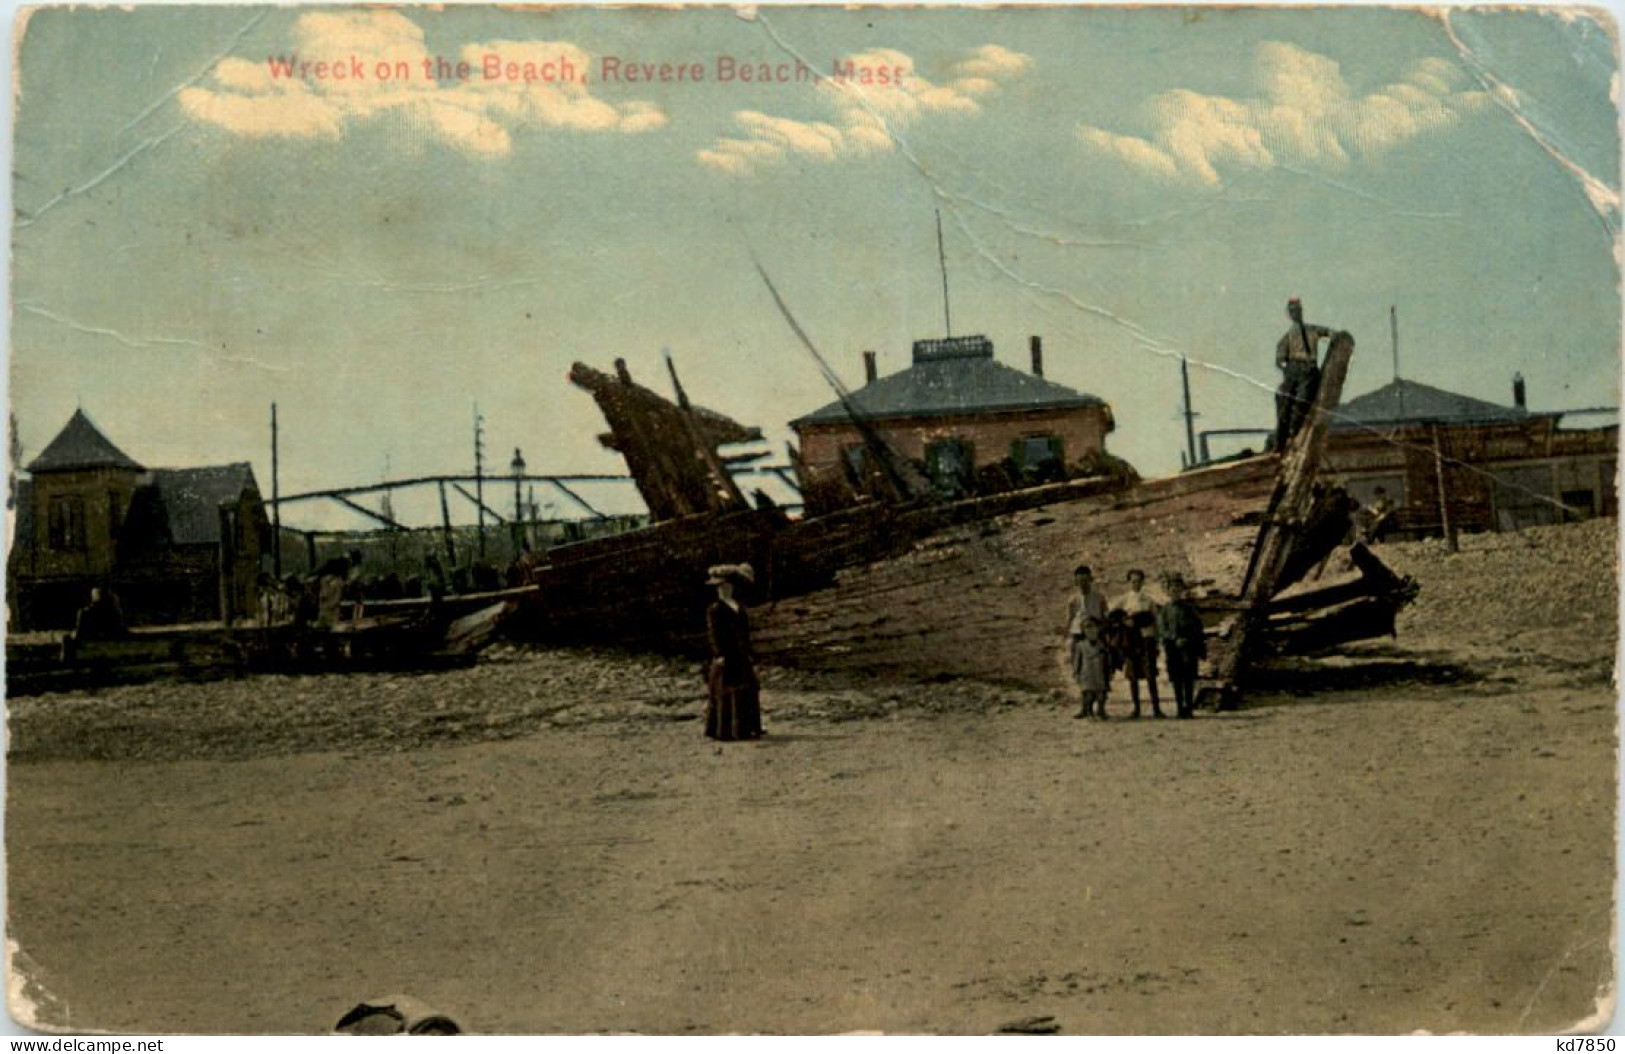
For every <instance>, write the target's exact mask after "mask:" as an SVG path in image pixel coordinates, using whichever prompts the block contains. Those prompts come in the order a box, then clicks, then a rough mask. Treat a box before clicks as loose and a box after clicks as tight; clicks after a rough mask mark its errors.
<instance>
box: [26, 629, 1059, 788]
mask: <svg viewBox="0 0 1625 1054" xmlns="http://www.w3.org/2000/svg"><path fill="white" fill-rule="evenodd" d="M761 679H762V686H763V707H764V709H765V710H766V713H767V717H768V721H769V724H770V725H771V723H772V721H774V720H775V719H786V720H813V721H831V722H839V721H852V720H867V719H875V718H884V717H889V716H891V715H894V714H903V713H910V712H912V713H918V714H922V715H931V714H939V713H947V712H956V711H985V710H988V709H990V708H994V707H998V706H1001V705H1008V704H1010V703H1013V702H1015V701H1017V700H1021V701H1031V700H1032V696H1031V694H1030V693H1023V692H1020V691H1015V690H1010V689H1006V688H1002V687H999V686H997V685H986V684H980V683H977V682H973V681H967V680H961V679H947V680H942V681H939V682H927V683H921V684H915V683H897V684H894V683H891V682H889V681H884V680H877V679H876V678H875V677H872V676H871V677H854V676H851V675H845V674H843V675H828V674H818V673H804V672H800V671H793V670H784V669H776V668H772V667H764V668H763V669H762V670H761ZM705 701H706V693H705V682H704V679H703V675H702V667H701V665H700V664H699V663H696V662H691V661H685V660H675V659H670V658H664V657H659V656H650V655H643V654H634V653H628V652H620V651H613V650H607V649H596V650H574V649H559V650H544V649H540V648H528V647H522V646H515V645H502V646H499V647H497V648H493V649H492V650H491V651H490V652H489V653H488V654H486V655H484V656H482V657H481V661H480V662H479V664H477V665H476V666H474V667H472V668H469V669H463V670H451V671H446V672H441V673H417V674H383V673H377V674H372V673H368V674H318V675H310V676H286V675H266V676H258V677H248V678H244V679H241V680H225V681H211V682H204V683H173V682H171V683H151V684H141V685H126V686H121V687H116V688H107V689H101V690H97V691H89V692H75V693H58V694H51V695H41V696H30V697H24V698H18V699H13V700H10V701H9V706H10V716H11V726H10V731H11V757H12V758H13V759H29V758H98V759H111V758H121V759H129V758H138V759H153V760H157V759H175V758H203V757H208V758H247V757H259V756H265V755H279V754H295V753H304V752H310V751H321V750H348V751H367V752H386V753H387V752H396V751H406V750H414V749H418V748H420V747H426V746H434V745H440V744H452V743H463V742H472V741H478V740H491V739H511V738H515V737H518V736H527V735H533V734H535V733H537V732H540V731H543V730H546V729H549V728H562V727H577V726H605V727H606V728H611V729H612V728H615V727H620V728H622V729H631V728H635V727H636V726H638V725H641V724H645V723H648V722H667V721H694V720H698V719H699V718H700V717H702V716H703V715H704V713H705Z"/></svg>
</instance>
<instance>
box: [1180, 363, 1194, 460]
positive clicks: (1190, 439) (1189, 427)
mask: <svg viewBox="0 0 1625 1054" xmlns="http://www.w3.org/2000/svg"><path fill="white" fill-rule="evenodd" d="M1179 380H1180V384H1181V385H1182V386H1183V387H1184V389H1185V414H1184V416H1185V458H1186V462H1187V464H1189V465H1190V467H1191V468H1195V467H1196V411H1195V410H1192V409H1191V363H1190V360H1189V359H1187V358H1186V357H1185V356H1183V355H1181V356H1180V357H1179Z"/></svg>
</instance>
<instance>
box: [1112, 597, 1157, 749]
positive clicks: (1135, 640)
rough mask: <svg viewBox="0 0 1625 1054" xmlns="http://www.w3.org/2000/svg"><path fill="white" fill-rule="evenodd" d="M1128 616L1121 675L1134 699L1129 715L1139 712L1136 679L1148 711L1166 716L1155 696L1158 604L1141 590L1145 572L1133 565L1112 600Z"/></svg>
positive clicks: (1138, 713)
mask: <svg viewBox="0 0 1625 1054" xmlns="http://www.w3.org/2000/svg"><path fill="white" fill-rule="evenodd" d="M1112 607H1114V608H1117V609H1119V610H1121V611H1122V612H1123V614H1124V616H1125V617H1126V618H1127V620H1128V626H1129V631H1130V633H1129V638H1128V640H1127V642H1126V647H1125V648H1124V655H1123V676H1124V677H1126V678H1128V690H1129V696H1130V697H1131V698H1132V699H1133V700H1134V713H1133V714H1132V715H1131V716H1133V717H1139V716H1140V682H1141V681H1144V682H1145V688H1146V692H1147V693H1148V694H1149V695H1150V697H1151V713H1152V715H1153V716H1155V717H1166V716H1167V715H1166V714H1164V713H1163V712H1162V701H1161V700H1160V699H1158V698H1157V608H1158V607H1160V605H1159V604H1158V603H1157V602H1156V600H1155V599H1153V598H1152V596H1151V594H1150V593H1147V592H1146V591H1145V572H1144V571H1142V570H1140V569H1139V568H1137V567H1136V568H1134V569H1133V570H1132V571H1130V572H1129V573H1128V592H1126V593H1124V594H1123V595H1122V596H1120V597H1118V598H1117V599H1116V600H1114V601H1112Z"/></svg>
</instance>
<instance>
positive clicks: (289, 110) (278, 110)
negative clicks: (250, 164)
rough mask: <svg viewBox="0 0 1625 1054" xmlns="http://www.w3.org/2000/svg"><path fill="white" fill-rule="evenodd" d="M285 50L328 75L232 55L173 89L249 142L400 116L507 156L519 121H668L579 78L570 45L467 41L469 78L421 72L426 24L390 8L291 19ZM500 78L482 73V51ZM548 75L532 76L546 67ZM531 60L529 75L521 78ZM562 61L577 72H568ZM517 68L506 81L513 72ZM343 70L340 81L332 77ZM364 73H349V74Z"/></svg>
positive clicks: (586, 65)
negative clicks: (280, 69)
mask: <svg viewBox="0 0 1625 1054" xmlns="http://www.w3.org/2000/svg"><path fill="white" fill-rule="evenodd" d="M290 44H291V46H290V47H289V48H288V50H287V51H286V52H285V53H282V54H281V55H279V57H287V58H290V59H292V58H294V57H297V60H298V61H299V62H300V63H308V64H309V68H310V69H312V70H314V69H315V68H316V66H317V64H318V63H327V64H328V69H327V74H328V75H325V76H310V77H306V76H301V75H297V73H296V74H295V75H293V76H289V75H285V74H284V75H273V73H272V68H271V64H270V63H269V62H250V61H248V60H245V59H240V58H228V59H224V60H222V61H221V62H220V63H219V65H217V66H216V67H215V68H214V70H213V72H212V74H211V78H210V83H209V84H208V85H207V86H205V87H192V88H187V89H185V90H183V91H182V92H180V93H179V96H178V98H179V101H180V105H181V108H182V109H183V110H184V111H185V112H186V113H187V115H189V116H190V117H192V118H193V119H194V120H196V121H199V122H201V123H204V124H209V125H213V126H215V127H217V128H221V129H224V130H225V131H227V132H230V133H232V134H233V135H238V136H242V137H244V138H252V139H263V138H288V139H328V140H336V139H339V138H341V137H342V136H343V135H344V134H345V132H347V131H348V130H349V129H351V128H352V127H354V126H356V125H358V124H361V123H363V122H366V121H369V120H373V119H376V118H379V117H383V116H385V115H398V116H399V117H401V118H403V119H404V120H406V121H408V122H409V123H410V124H411V125H412V126H413V127H414V128H416V129H418V130H419V131H420V132H421V133H422V135H423V136H424V137H425V138H427V139H429V140H432V141H437V142H440V143H443V144H445V145H447V146H451V147H455V148H457V149H459V150H462V151H464V152H465V153H468V154H470V155H473V156H476V157H489V158H495V157H504V156H506V155H507V154H508V153H509V152H510V151H511V150H512V149H513V135H514V133H515V132H516V131H517V130H518V129H520V128H521V127H543V128H559V129H567V130H571V131H577V132H620V133H625V134H637V133H640V132H648V131H652V130H654V129H657V128H661V127H663V126H664V125H665V124H666V123H667V118H666V115H665V113H664V112H663V111H662V110H661V109H660V108H659V107H658V106H656V105H655V104H653V103H650V102H643V101H632V102H624V103H610V102H606V101H605V100H603V99H600V98H598V97H596V96H594V95H593V94H592V93H591V92H590V91H589V90H588V86H587V83H586V80H585V78H586V75H587V73H588V72H589V71H590V70H591V68H592V63H593V56H592V55H591V53H589V52H587V51H586V50H584V49H583V48H581V47H580V46H578V45H576V44H572V43H570V42H568V41H546V40H493V41H486V42H483V43H475V44H468V45H466V46H464V47H463V48H462V49H461V52H460V53H459V55H458V56H457V58H459V59H461V60H462V61H464V62H467V63H468V64H469V66H470V72H471V76H470V77H469V78H468V79H467V80H457V79H450V80H438V79H435V78H432V77H427V76H425V73H424V68H423V63H424V61H425V60H426V59H431V58H434V57H435V56H431V55H430V53H429V51H428V49H427V48H426V47H425V45H424V39H423V29H422V27H420V26H419V25H418V24H417V23H415V22H413V21H412V20H411V19H409V18H407V17H406V16H404V15H402V14H399V13H397V12H393V11H351V12H325V11H313V12H309V13H306V14H302V15H300V16H299V18H298V19H297V20H296V21H295V22H294V25H293V29H292V33H291V42H290ZM489 55H495V56H498V57H499V59H500V66H501V73H502V75H500V76H498V77H495V78H489V77H486V76H485V75H484V71H485V66H484V63H485V61H486V56H489ZM403 64H404V66H405V69H406V70H407V71H408V72H409V74H410V76H408V77H406V78H397V77H391V78H388V79H381V78H380V77H379V70H380V68H383V67H387V68H388V69H390V70H393V69H395V68H397V67H398V66H401V65H403ZM549 64H551V67H550V68H551V70H552V72H553V76H554V78H555V79H554V80H552V81H547V80H543V79H539V78H540V77H541V76H542V75H544V74H543V73H542V71H544V70H546V69H548V68H549ZM527 65H528V66H529V67H530V69H531V70H532V71H534V72H533V75H532V78H531V79H530V80H526V79H525V74H526V72H527V70H526V67H527ZM566 68H569V69H573V70H575V71H577V74H576V76H575V77H574V78H565V77H564V76H563V73H564V71H565V70H566ZM510 69H511V70H512V71H513V72H514V73H516V74H517V76H515V77H509V76H507V73H508V71H509V70H510ZM340 70H342V71H343V76H337V75H334V74H336V73H337V71H340ZM358 70H359V72H360V76H356V75H355V74H356V71H358Z"/></svg>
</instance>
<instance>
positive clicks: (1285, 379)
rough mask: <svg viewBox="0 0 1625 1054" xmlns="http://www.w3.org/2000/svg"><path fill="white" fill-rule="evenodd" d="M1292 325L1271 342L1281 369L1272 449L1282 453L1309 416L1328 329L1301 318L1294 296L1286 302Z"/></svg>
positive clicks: (1301, 312)
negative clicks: (1323, 341) (1274, 342)
mask: <svg viewBox="0 0 1625 1054" xmlns="http://www.w3.org/2000/svg"><path fill="white" fill-rule="evenodd" d="M1286 313H1287V317H1288V318H1290V319H1291V320H1292V324H1291V325H1290V326H1288V327H1287V331H1286V333H1285V334H1284V335H1283V336H1282V337H1281V339H1280V341H1278V342H1277V343H1276V345H1275V365H1276V368H1278V369H1279V370H1280V371H1281V387H1280V390H1279V391H1277V392H1276V393H1275V449H1276V452H1277V453H1282V454H1284V453H1286V445H1287V443H1289V442H1291V440H1292V437H1293V436H1294V435H1296V434H1297V432H1298V429H1299V428H1300V427H1302V425H1303V422H1304V421H1305V420H1307V419H1308V417H1309V407H1310V406H1311V405H1313V403H1314V401H1315V392H1316V391H1318V390H1319V388H1320V342H1321V341H1322V340H1330V339H1331V336H1332V331H1331V330H1329V329H1327V328H1326V327H1325V326H1317V325H1314V324H1312V323H1308V322H1305V321H1304V320H1303V303H1302V302H1301V301H1299V300H1298V298H1297V297H1293V298H1292V299H1291V300H1288V301H1287V302H1286Z"/></svg>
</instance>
